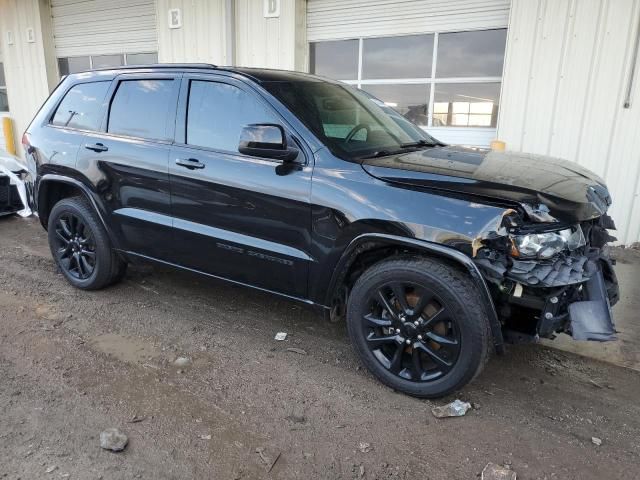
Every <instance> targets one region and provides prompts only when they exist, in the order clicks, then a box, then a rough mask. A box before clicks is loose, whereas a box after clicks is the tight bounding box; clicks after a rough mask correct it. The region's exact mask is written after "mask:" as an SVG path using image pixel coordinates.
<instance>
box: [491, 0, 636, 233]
mask: <svg viewBox="0 0 640 480" xmlns="http://www.w3.org/2000/svg"><path fill="white" fill-rule="evenodd" d="M538 10H539V15H538V16H534V15H535V13H534V12H536V11H538ZM533 18H536V22H532V19H533ZM639 18H640V2H638V1H637V0H572V1H571V4H570V6H567V2H566V1H564V0H563V2H555V1H554V2H553V4H552V3H551V1H550V0H546V1H545V0H538V1H537V2H532V1H530V0H513V5H512V10H511V18H510V23H509V35H508V39H507V55H506V60H505V73H504V83H503V91H502V98H501V104H500V115H499V128H498V136H499V138H500V139H501V140H504V141H506V143H507V148H508V149H509V150H525V151H530V152H533V153H549V154H551V155H554V156H559V157H562V158H567V159H568V160H572V161H576V162H577V163H579V164H581V165H583V166H585V167H586V168H589V169H591V170H593V171H594V172H595V173H597V174H599V175H601V176H603V177H604V179H605V181H606V182H607V184H608V186H609V188H610V190H611V193H612V196H613V200H614V203H613V206H612V207H611V210H610V213H611V215H612V216H613V218H614V220H615V221H616V223H617V225H618V232H617V237H618V239H619V241H620V242H622V243H631V242H634V241H638V240H640V135H638V131H640V81H638V80H637V79H636V83H635V85H634V93H633V95H634V99H635V102H634V103H633V104H632V105H631V108H629V109H624V108H622V104H623V96H624V90H625V88H626V85H627V81H628V78H629V69H630V65H631V53H632V52H631V46H632V43H633V39H634V38H635V37H634V35H636V29H637V26H638V19H639ZM534 24H537V25H538V28H537V31H536V27H535V25H534ZM639 61H640V59H639ZM523 138H524V139H525V140H526V141H525V142H524V143H523V142H522V139H523Z"/></svg>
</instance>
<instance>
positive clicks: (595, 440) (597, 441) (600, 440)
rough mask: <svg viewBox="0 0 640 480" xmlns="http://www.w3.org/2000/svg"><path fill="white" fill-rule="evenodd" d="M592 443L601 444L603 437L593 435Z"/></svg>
mask: <svg viewBox="0 0 640 480" xmlns="http://www.w3.org/2000/svg"><path fill="white" fill-rule="evenodd" d="M591 443H593V444H594V445H597V446H600V445H602V439H601V438H598V437H591Z"/></svg>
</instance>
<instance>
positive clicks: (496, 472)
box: [480, 463, 516, 480]
mask: <svg viewBox="0 0 640 480" xmlns="http://www.w3.org/2000/svg"><path fill="white" fill-rule="evenodd" d="M480 480H516V472H514V471H513V470H510V469H508V468H506V467H503V466H501V465H496V464H495V463H487V466H486V467H484V470H482V475H481V477H480Z"/></svg>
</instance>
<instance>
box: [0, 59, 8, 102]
mask: <svg viewBox="0 0 640 480" xmlns="http://www.w3.org/2000/svg"><path fill="white" fill-rule="evenodd" d="M8 111H9V99H8V98H7V81H6V80H5V77H4V65H3V64H2V63H0V112H8Z"/></svg>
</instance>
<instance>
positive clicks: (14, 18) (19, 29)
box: [0, 0, 56, 150]
mask: <svg viewBox="0 0 640 480" xmlns="http://www.w3.org/2000/svg"><path fill="white" fill-rule="evenodd" d="M0 12H1V14H0V35H2V42H3V45H2V58H3V63H4V72H5V76H6V79H7V95H8V97H9V108H10V109H11V112H10V116H11V118H13V120H14V134H15V138H14V142H15V144H16V147H17V148H18V150H21V148H22V146H21V145H20V138H21V136H22V132H24V130H25V129H26V128H27V125H28V124H29V122H30V121H31V119H32V118H33V115H34V114H35V112H36V111H37V110H38V109H39V108H40V105H41V104H42V102H44V100H45V99H46V98H47V97H48V96H49V91H50V90H51V89H52V88H53V87H54V86H55V83H54V80H53V79H54V78H55V77H56V72H55V69H54V71H53V72H50V71H49V69H50V68H51V65H53V64H54V62H55V59H53V61H52V59H49V58H47V55H46V48H45V46H44V44H46V43H47V42H49V43H51V42H52V40H51V36H50V31H51V29H50V23H51V16H50V15H49V6H48V3H47V0H0ZM28 28H33V30H34V36H35V38H34V41H33V42H29V41H27V39H26V35H25V33H26V31H27V29H28ZM7 31H11V32H12V33H13V36H14V43H13V45H8V44H7V43H6V38H7V37H6V33H7Z"/></svg>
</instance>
